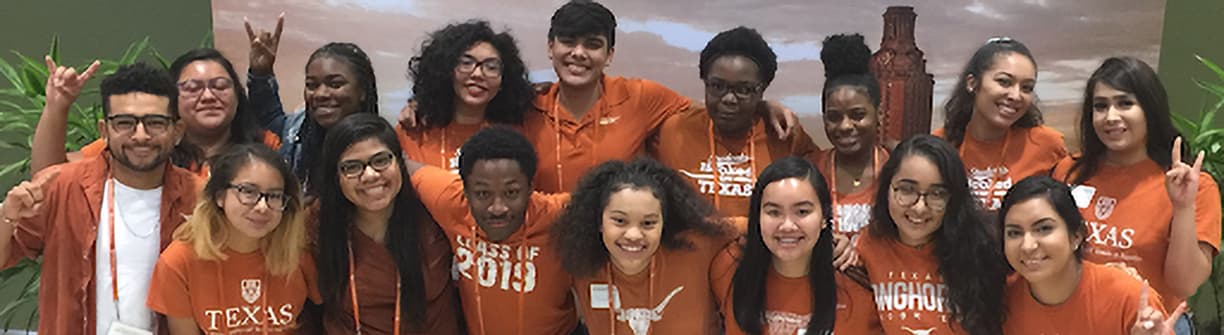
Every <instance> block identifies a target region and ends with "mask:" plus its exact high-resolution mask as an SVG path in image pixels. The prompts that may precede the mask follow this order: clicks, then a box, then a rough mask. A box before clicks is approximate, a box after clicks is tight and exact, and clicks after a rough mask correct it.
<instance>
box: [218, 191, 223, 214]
mask: <svg viewBox="0 0 1224 335" xmlns="http://www.w3.org/2000/svg"><path fill="white" fill-rule="evenodd" d="M216 201H217V208H220V209H221V210H223V211H224V210H225V192H221V195H220V196H218V197H217V199H216ZM224 214H225V213H222V215H224Z"/></svg>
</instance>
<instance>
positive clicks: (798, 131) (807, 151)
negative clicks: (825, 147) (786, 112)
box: [790, 124, 820, 160]
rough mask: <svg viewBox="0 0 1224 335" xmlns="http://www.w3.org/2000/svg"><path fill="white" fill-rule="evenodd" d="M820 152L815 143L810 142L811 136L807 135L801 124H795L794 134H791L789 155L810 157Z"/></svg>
mask: <svg viewBox="0 0 1224 335" xmlns="http://www.w3.org/2000/svg"><path fill="white" fill-rule="evenodd" d="M817 152H820V148H819V147H817V146H816V143H814V142H812V136H811V135H808V133H807V130H804V129H803V125H801V124H798V125H795V130H794V134H791V152H790V154H791V156H797V157H800V158H807V159H809V160H811V159H810V158H811V157H813V156H815V155H816V153H817Z"/></svg>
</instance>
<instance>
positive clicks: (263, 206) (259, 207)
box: [251, 196, 272, 213]
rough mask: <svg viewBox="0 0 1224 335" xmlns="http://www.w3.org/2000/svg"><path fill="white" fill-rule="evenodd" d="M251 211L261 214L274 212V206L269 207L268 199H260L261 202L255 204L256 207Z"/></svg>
mask: <svg viewBox="0 0 1224 335" xmlns="http://www.w3.org/2000/svg"><path fill="white" fill-rule="evenodd" d="M251 210H253V211H257V212H260V213H263V212H267V211H270V210H272V206H271V205H268V197H262V196H261V197H259V201H256V202H255V206H254V207H251Z"/></svg>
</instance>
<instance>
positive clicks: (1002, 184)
mask: <svg viewBox="0 0 1224 335" xmlns="http://www.w3.org/2000/svg"><path fill="white" fill-rule="evenodd" d="M991 185H994V187H993V188H991ZM1011 187H1012V179H1011V175H1010V174H1008V170H1007V167H1006V166H992V167H988V168H985V169H978V168H970V169H969V190H970V192H972V193H973V197H975V198H977V199H978V202H979V203H981V205H982V208H985V209H988V210H992V211H994V210H999V207H1002V205H1003V196H1005V195H1007V190H1008V189H1011Z"/></svg>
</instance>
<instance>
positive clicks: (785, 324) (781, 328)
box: [765, 310, 812, 334]
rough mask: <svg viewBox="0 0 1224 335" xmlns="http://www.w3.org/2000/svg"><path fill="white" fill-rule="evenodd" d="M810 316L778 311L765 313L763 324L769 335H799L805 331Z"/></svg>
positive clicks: (810, 318)
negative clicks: (801, 331) (767, 326)
mask: <svg viewBox="0 0 1224 335" xmlns="http://www.w3.org/2000/svg"><path fill="white" fill-rule="evenodd" d="M811 320H812V314H803V315H799V314H795V313H787V312H778V311H769V310H767V311H765V324H766V325H769V333H770V334H799V333H800V330H804V331H806V330H807V325H808V322H809V321H811Z"/></svg>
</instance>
